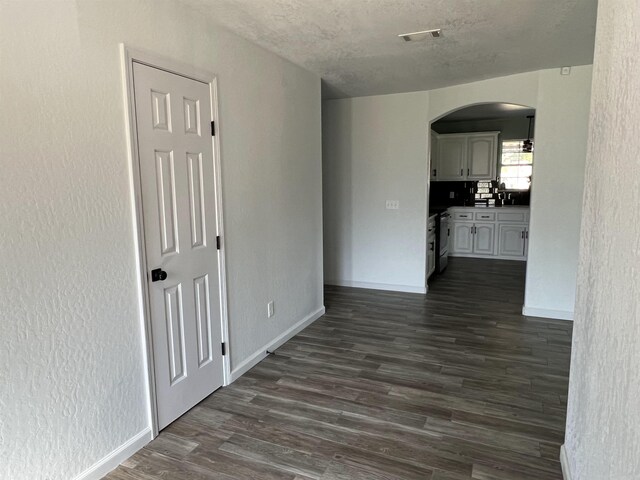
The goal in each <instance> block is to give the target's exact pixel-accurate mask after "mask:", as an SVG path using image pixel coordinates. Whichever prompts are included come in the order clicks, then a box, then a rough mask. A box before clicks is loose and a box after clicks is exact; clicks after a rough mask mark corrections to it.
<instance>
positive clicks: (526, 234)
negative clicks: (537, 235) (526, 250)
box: [524, 230, 529, 240]
mask: <svg viewBox="0 0 640 480" xmlns="http://www.w3.org/2000/svg"><path fill="white" fill-rule="evenodd" d="M524 238H526V239H527V240H529V230H525V231H524Z"/></svg>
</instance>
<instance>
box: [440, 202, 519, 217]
mask: <svg viewBox="0 0 640 480" xmlns="http://www.w3.org/2000/svg"><path fill="white" fill-rule="evenodd" d="M450 208H477V209H487V208H490V209H493V208H496V209H500V208H504V209H515V210H517V209H528V208H529V205H501V206H499V207H496V206H495V205H467V206H463V205H453V206H451V207H442V206H436V207H431V208H429V218H431V217H433V216H434V215H439V214H441V213H442V212H445V211H447V210H449V209H450Z"/></svg>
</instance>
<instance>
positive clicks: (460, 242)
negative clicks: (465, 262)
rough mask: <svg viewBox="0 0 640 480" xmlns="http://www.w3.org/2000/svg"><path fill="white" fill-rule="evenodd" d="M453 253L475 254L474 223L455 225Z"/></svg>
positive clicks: (453, 229)
mask: <svg viewBox="0 0 640 480" xmlns="http://www.w3.org/2000/svg"><path fill="white" fill-rule="evenodd" d="M452 226H453V228H452V229H451V231H452V232H453V243H452V247H451V253H473V223H454V224H453V225H452Z"/></svg>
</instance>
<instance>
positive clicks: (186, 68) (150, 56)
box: [120, 43, 231, 438]
mask: <svg viewBox="0 0 640 480" xmlns="http://www.w3.org/2000/svg"><path fill="white" fill-rule="evenodd" d="M120 57H121V62H122V85H123V91H124V107H125V108H124V111H125V123H126V126H127V129H126V133H127V146H128V150H129V178H130V191H131V203H132V209H133V226H134V233H135V235H134V243H135V249H136V250H135V256H136V267H137V270H138V271H137V274H138V292H137V293H138V298H139V300H140V301H139V305H140V308H139V315H140V319H141V324H142V327H141V328H142V330H143V348H144V351H145V353H146V356H145V368H146V370H147V396H148V400H149V403H148V415H149V424H150V426H151V433H152V438H155V437H156V436H157V435H158V413H157V403H156V402H157V396H156V388H155V374H154V369H153V365H154V364H153V342H152V337H151V315H150V307H149V284H148V278H147V273H146V272H147V264H146V258H147V256H146V252H145V241H144V221H143V218H144V217H143V212H142V193H141V192H142V190H141V175H140V162H139V155H138V142H137V138H138V134H137V125H136V116H135V101H134V98H135V95H134V83H133V63H134V62H136V63H141V64H144V65H147V66H149V67H153V68H157V69H160V70H164V71H166V72H169V73H173V74H176V75H180V76H183V77H186V78H190V79H192V80H196V81H198V82H202V83H206V84H207V85H209V89H210V92H211V119H212V120H213V121H214V122H215V125H216V136H215V141H214V138H212V140H211V141H212V142H213V149H214V150H213V154H214V157H215V158H214V162H215V164H214V176H215V182H216V186H215V189H216V217H217V225H216V227H217V235H220V237H221V239H222V246H221V249H220V250H219V251H218V260H219V263H218V264H219V270H218V272H219V280H220V304H221V305H220V313H221V317H220V318H221V329H222V341H223V342H228V341H229V340H228V339H229V317H228V309H227V281H226V279H227V272H226V263H225V246H224V225H223V221H222V212H223V205H222V174H221V171H220V137H221V135H220V131H221V127H220V119H219V116H218V90H217V79H216V76H215V75H214V74H213V73H211V72H209V71H207V70H202V69H199V68H195V67H193V66H190V65H185V64H183V63H180V62H177V61H175V60H172V59H167V58H165V57H162V56H159V55H156V54H155V53H153V52H148V51H144V50H138V49H133V48H130V47H128V46H126V45H125V44H124V43H121V44H120ZM222 362H223V384H224V385H228V384H229V383H230V382H231V380H230V378H231V364H230V360H229V355H225V356H223V357H222Z"/></svg>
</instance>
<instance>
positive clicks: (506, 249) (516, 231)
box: [498, 224, 528, 258]
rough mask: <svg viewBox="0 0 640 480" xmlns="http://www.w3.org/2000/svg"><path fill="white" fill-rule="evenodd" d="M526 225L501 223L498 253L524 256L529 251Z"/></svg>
mask: <svg viewBox="0 0 640 480" xmlns="http://www.w3.org/2000/svg"><path fill="white" fill-rule="evenodd" d="M527 234H528V232H527V227H526V225H505V224H501V225H500V230H499V233H498V235H499V240H498V255H500V256H502V257H516V258H524V257H525V256H526V253H527V250H526V248H527V238H526V237H527V236H528V235H527Z"/></svg>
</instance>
